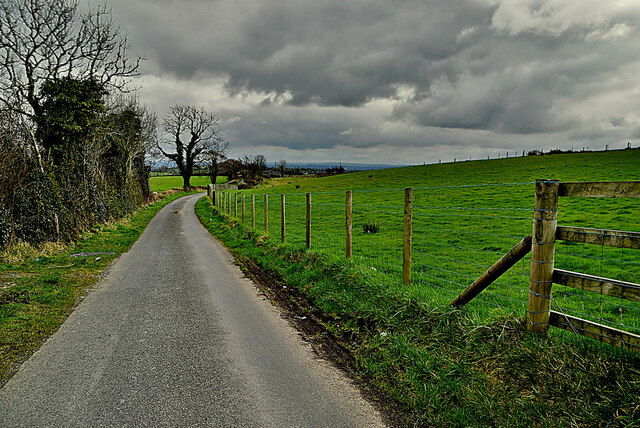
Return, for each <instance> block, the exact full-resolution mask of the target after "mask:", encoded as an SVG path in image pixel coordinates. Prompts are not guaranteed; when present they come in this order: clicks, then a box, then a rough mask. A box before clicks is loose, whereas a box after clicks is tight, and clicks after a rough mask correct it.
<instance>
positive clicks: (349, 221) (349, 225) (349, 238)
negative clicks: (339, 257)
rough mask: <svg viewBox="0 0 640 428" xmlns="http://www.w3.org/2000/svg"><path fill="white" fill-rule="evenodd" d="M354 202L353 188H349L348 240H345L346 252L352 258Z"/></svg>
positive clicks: (347, 196)
mask: <svg viewBox="0 0 640 428" xmlns="http://www.w3.org/2000/svg"><path fill="white" fill-rule="evenodd" d="M352 204H353V192H352V191H351V190H347V194H346V216H345V218H346V236H347V239H346V242H345V250H346V251H345V252H346V257H347V258H348V259H350V258H351V251H352V250H351V248H352V241H351V230H352V227H351V226H352V224H351V222H352Z"/></svg>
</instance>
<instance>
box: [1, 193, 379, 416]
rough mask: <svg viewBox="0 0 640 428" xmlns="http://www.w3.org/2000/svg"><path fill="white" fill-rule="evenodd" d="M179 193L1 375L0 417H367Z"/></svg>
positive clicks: (349, 388)
mask: <svg viewBox="0 0 640 428" xmlns="http://www.w3.org/2000/svg"><path fill="white" fill-rule="evenodd" d="M200 196H201V195H195V196H188V197H185V198H182V199H179V200H177V201H175V202H173V203H171V204H169V205H168V206H166V207H165V208H164V209H162V210H161V211H160V212H159V213H158V215H157V216H156V217H155V218H154V219H153V220H152V221H151V223H149V226H148V227H147V229H146V230H145V232H144V233H143V235H142V237H141V238H140V239H139V240H138V242H136V244H135V245H134V246H133V247H132V248H131V250H130V251H129V252H128V253H126V254H123V255H122V256H121V257H120V259H118V261H117V262H116V263H114V265H112V267H111V268H110V269H109V271H108V273H107V276H106V277H105V278H104V279H103V280H102V281H101V283H100V284H99V286H98V288H97V289H96V290H95V291H93V292H92V293H90V294H89V295H88V296H87V298H86V299H85V300H84V301H83V302H82V303H81V304H80V305H79V306H78V308H77V309H76V310H75V312H74V313H73V314H72V315H71V316H70V317H69V318H68V319H67V321H66V322H65V323H64V324H63V325H62V327H61V328H60V330H59V331H58V332H57V333H56V334H54V335H53V336H52V337H51V338H50V339H49V340H48V341H47V342H46V343H45V344H44V345H43V346H42V348H41V349H40V350H39V351H38V352H37V353H36V354H34V355H33V357H32V358H31V359H30V360H29V361H27V362H26V363H25V364H24V365H23V366H22V368H21V369H20V371H19V372H18V373H17V374H16V375H15V376H14V377H13V378H12V379H11V380H10V381H9V382H8V383H7V384H6V385H5V387H4V388H2V389H0V426H2V427H13V426H16V427H18V426H56V427H62V426H64V427H72V426H78V427H90V426H95V427H98V426H190V427H191V426H213V427H316V426H317V427H351V426H353V427H375V426H383V423H382V421H381V418H380V416H379V415H378V413H377V412H376V411H375V410H374V409H373V408H372V407H371V406H370V405H369V404H368V403H367V402H366V401H365V400H364V399H363V398H362V397H361V396H360V395H359V393H358V391H357V390H356V389H355V387H354V386H353V385H352V383H351V382H350V381H349V380H348V379H346V378H345V377H344V375H343V374H342V373H341V372H339V371H338V370H337V369H335V368H334V367H332V366H331V365H329V364H328V363H327V362H325V361H323V360H320V359H318V358H317V357H316V356H315V355H314V354H313V351H312V350H311V348H310V346H309V345H307V344H306V343H305V342H303V341H302V340H301V339H300V337H299V335H298V334H297V333H296V331H295V330H294V329H293V328H292V327H291V326H290V325H289V324H288V323H287V322H286V321H285V320H284V319H282V318H281V317H280V316H279V313H278V311H277V310H276V309H275V308H274V307H273V306H271V304H270V303H269V302H268V301H266V300H264V298H262V297H261V296H260V295H259V293H258V292H257V291H256V289H255V288H254V286H253V285H252V283H251V282H250V281H248V280H247V279H245V278H243V275H242V273H241V272H240V270H239V269H238V268H237V267H236V266H235V265H234V264H233V259H232V257H231V256H230V255H229V253H228V252H227V251H226V250H225V249H224V248H223V247H222V246H221V245H220V244H219V243H218V242H217V241H216V240H215V239H214V238H212V237H211V236H210V235H209V233H208V232H207V231H206V230H205V229H204V228H203V227H202V225H201V224H200V222H199V221H198V219H197V217H196V215H195V213H194V204H195V202H196V201H197V199H198V198H199V197H200Z"/></svg>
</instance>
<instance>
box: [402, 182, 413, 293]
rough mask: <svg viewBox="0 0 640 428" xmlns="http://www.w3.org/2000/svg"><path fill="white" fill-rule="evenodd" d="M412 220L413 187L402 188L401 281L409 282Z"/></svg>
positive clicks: (407, 283) (406, 283)
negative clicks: (402, 239)
mask: <svg viewBox="0 0 640 428" xmlns="http://www.w3.org/2000/svg"><path fill="white" fill-rule="evenodd" d="M412 220H413V188H411V187H407V188H406V189H404V243H403V252H402V282H403V283H404V284H405V285H409V284H411V226H412Z"/></svg>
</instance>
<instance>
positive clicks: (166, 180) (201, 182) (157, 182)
mask: <svg viewBox="0 0 640 428" xmlns="http://www.w3.org/2000/svg"><path fill="white" fill-rule="evenodd" d="M227 181H228V180H227V177H218V180H217V183H218V184H222V183H226V182H227ZM149 182H150V183H151V190H153V191H154V192H163V191H165V190H169V189H182V182H183V181H182V177H180V176H179V175H156V176H153V177H150V178H149ZM207 184H211V180H210V179H209V177H207V176H203V175H196V176H193V177H191V185H192V186H206V185H207Z"/></svg>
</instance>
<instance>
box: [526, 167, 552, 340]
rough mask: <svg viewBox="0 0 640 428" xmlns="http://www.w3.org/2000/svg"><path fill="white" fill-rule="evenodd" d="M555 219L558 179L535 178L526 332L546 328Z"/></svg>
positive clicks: (547, 327) (547, 324) (549, 301)
mask: <svg viewBox="0 0 640 428" xmlns="http://www.w3.org/2000/svg"><path fill="white" fill-rule="evenodd" d="M557 218H558V181H557V180H536V199H535V203H534V210H533V233H532V241H531V271H530V275H529V303H528V307H527V330H529V331H536V332H544V331H547V330H548V329H549V310H550V309H551V285H552V280H553V260H554V253H555V242H556V226H557Z"/></svg>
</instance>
